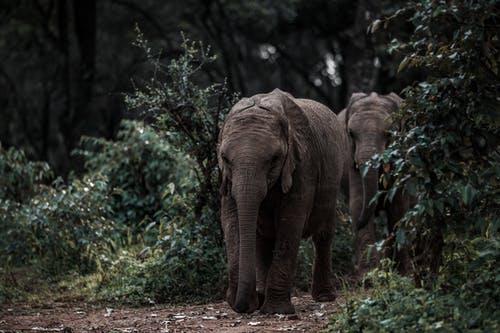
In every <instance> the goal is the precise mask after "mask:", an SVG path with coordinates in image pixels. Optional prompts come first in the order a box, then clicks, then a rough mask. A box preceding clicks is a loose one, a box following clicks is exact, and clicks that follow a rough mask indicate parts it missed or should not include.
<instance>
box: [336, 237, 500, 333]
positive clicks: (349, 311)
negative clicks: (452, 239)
mask: <svg viewBox="0 0 500 333" xmlns="http://www.w3.org/2000/svg"><path fill="white" fill-rule="evenodd" d="M453 255H454V257H455V259H453V260H450V261H448V263H450V264H451V263H453V264H452V265H449V266H448V267H447V268H446V269H445V271H444V272H443V275H442V276H441V284H439V285H438V286H436V287H435V288H434V289H431V290H426V289H422V288H418V287H415V284H414V283H413V281H412V280H410V279H409V278H407V277H401V276H399V275H397V274H396V273H394V272H393V271H392V270H391V269H390V267H391V263H390V262H388V261H387V260H386V261H385V264H384V266H383V268H381V269H375V270H374V271H372V272H370V273H369V275H368V277H369V278H370V281H371V283H372V284H373V289H372V290H371V291H370V294H371V295H370V296H369V297H359V296H358V297H352V298H348V299H347V301H346V304H345V305H343V306H342V309H341V312H340V314H339V315H338V317H337V318H336V319H335V320H332V322H331V324H330V325H329V327H328V332H464V331H474V332H494V331H498V330H499V329H500V319H499V318H500V310H499V309H500V290H499V289H498V288H497V284H498V280H500V267H498V264H497V263H498V261H499V260H500V242H499V241H498V240H495V239H489V240H485V239H484V238H478V239H477V240H476V241H474V242H471V243H469V244H466V246H465V247H462V251H455V252H454V253H453ZM458 268H459V269H458ZM457 269H458V270H457Z"/></svg>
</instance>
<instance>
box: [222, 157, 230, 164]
mask: <svg viewBox="0 0 500 333" xmlns="http://www.w3.org/2000/svg"><path fill="white" fill-rule="evenodd" d="M221 158H222V161H223V162H224V164H226V165H228V166H229V165H231V161H229V159H228V158H227V157H226V156H225V155H221Z"/></svg>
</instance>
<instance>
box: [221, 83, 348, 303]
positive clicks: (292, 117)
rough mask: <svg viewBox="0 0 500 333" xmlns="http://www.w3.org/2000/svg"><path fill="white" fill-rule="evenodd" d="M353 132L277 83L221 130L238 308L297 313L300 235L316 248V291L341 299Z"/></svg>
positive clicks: (231, 290) (227, 233)
mask: <svg viewBox="0 0 500 333" xmlns="http://www.w3.org/2000/svg"><path fill="white" fill-rule="evenodd" d="M346 146H347V138H346V137H345V135H344V132H343V131H342V130H341V127H340V124H339V122H338V121H337V117H336V115H335V114H334V113H333V112H332V111H331V110H330V109H328V108H327V107H326V106H324V105H322V104H320V103H317V102H315V101H312V100H307V99H296V98H294V97H293V96H292V95H290V94H288V93H286V92H283V91H281V90H279V89H275V90H273V91H272V92H270V93H267V94H259V95H255V96H253V97H250V98H244V99H242V100H241V101H239V102H238V103H237V104H236V105H235V106H234V107H233V108H232V110H231V111H230V112H229V114H228V116H227V118H226V121H225V123H224V126H223V128H222V129H221V131H220V133H219V143H218V146H217V156H218V161H219V167H220V170H221V173H222V183H221V206H222V207H221V223H222V228H223V230H224V237H225V241H226V249H227V259H228V274H229V287H228V290H227V301H228V303H229V304H230V306H231V307H232V308H233V309H234V310H235V311H237V312H246V313H251V312H253V311H255V310H257V309H259V308H260V311H261V312H262V313H294V312H295V308H294V306H293V305H292V303H291V299H290V294H291V290H292V286H293V280H294V275H295V266H296V260H297V254H298V250H299V244H300V240H301V238H304V237H309V236H312V238H313V242H314V248H315V259H314V267H313V282H312V296H313V298H314V299H315V300H317V301H330V300H333V299H334V298H335V291H334V287H333V285H332V281H331V245H332V239H333V231H334V229H333V228H334V219H335V216H336V215H335V207H336V196H337V192H338V190H339V188H340V180H341V176H342V172H343V164H344V156H343V154H345V150H346Z"/></svg>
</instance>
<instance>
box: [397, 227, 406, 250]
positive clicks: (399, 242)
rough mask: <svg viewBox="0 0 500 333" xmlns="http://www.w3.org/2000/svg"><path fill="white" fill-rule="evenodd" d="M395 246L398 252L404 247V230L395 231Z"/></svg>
mask: <svg viewBox="0 0 500 333" xmlns="http://www.w3.org/2000/svg"><path fill="white" fill-rule="evenodd" d="M396 244H397V247H398V250H400V249H401V248H402V247H403V246H404V245H406V233H405V231H404V229H401V228H399V229H398V230H397V231H396Z"/></svg>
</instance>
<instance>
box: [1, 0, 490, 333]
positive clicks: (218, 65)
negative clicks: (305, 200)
mask: <svg viewBox="0 0 500 333" xmlns="http://www.w3.org/2000/svg"><path fill="white" fill-rule="evenodd" d="M499 8H500V6H499V1H498V0H454V1H448V0H421V1H417V0H406V1H386V0H381V1H375V0H355V1H346V0H281V1H271V0H246V1H243V0H185V1H152V0H142V1H137V0H101V1H97V0H86V1H76V0H19V1H2V2H1V3H0V60H1V61H0V92H1V93H0V332H22V331H33V332H36V331H44V332H47V331H49V332H91V331H92V332H200V331H213V332H233V331H234V332H275V331H292V332H319V331H321V332H500V288H499V287H498V285H499V281H500V265H499V262H500V236H499V233H498V229H499V228H500V136H499V134H500V133H499V132H500V131H499V128H500V103H499V102H500V94H499V90H500V85H499V64H500V57H499V48H500V42H499V35H498V32H499V31H500V17H499V14H500V10H499ZM275 88H279V89H280V90H282V91H285V92H288V93H289V94H291V95H293V96H294V97H296V98H307V99H311V100H315V101H317V102H320V103H322V104H323V105H325V106H327V107H328V108H330V109H331V110H333V112H334V113H335V114H337V115H338V114H339V113H341V111H342V110H343V109H347V110H348V111H349V108H350V107H351V106H353V107H354V105H355V103H356V98H359V96H360V94H359V93H365V94H368V95H369V94H370V93H371V92H376V93H378V94H379V95H380V96H396V95H397V96H399V97H397V110H396V111H395V112H394V113H393V114H391V121H394V124H397V128H395V127H391V129H390V130H387V131H386V132H384V133H386V139H387V144H386V145H385V146H384V150H381V151H379V152H377V153H375V154H373V155H372V156H371V157H369V159H368V160H367V161H364V162H363V163H360V165H358V164H357V163H356V164H355V168H356V170H358V173H359V174H360V175H361V177H362V179H367V178H368V177H369V175H370V173H371V172H370V171H371V170H372V171H373V170H380V171H374V172H375V175H376V180H375V181H376V183H377V184H378V185H377V186H378V189H377V190H375V192H376V193H373V194H372V195H370V197H368V198H363V200H365V201H366V205H367V206H368V207H375V206H376V205H377V207H378V204H377V202H383V206H384V207H391V205H397V200H398V198H399V197H400V194H402V195H407V196H409V197H411V198H412V201H411V202H412V203H411V205H409V206H408V207H407V210H406V211H404V212H403V213H402V214H401V216H400V217H398V219H397V220H396V221H392V220H391V214H390V211H389V209H386V210H382V212H381V213H380V214H375V215H373V216H372V218H371V219H370V220H369V221H370V222H368V223H369V226H368V227H365V228H371V229H370V230H372V238H370V239H369V242H368V243H369V244H365V245H366V248H365V249H364V252H362V253H361V252H360V251H359V249H358V245H357V244H358V243H357V242H358V239H359V238H360V237H361V236H359V235H360V232H361V231H360V230H361V228H362V227H360V228H359V230H358V228H357V222H356V221H357V219H358V218H359V216H358V215H359V212H357V211H356V209H353V208H352V206H353V205H352V202H353V195H352V193H353V192H352V189H351V197H350V198H349V194H346V193H342V191H341V194H340V195H339V198H338V200H337V212H336V215H337V222H336V225H335V235H334V239H333V246H332V249H331V251H332V252H331V265H332V267H333V272H332V273H333V280H332V282H331V283H332V285H333V286H334V288H335V294H336V299H335V300H333V301H329V302H325V303H319V302H316V301H315V300H314V299H312V298H311V293H314V292H313V291H312V287H311V284H313V283H314V281H313V274H312V267H313V266H314V265H315V262H314V261H315V260H314V256H315V253H316V252H317V251H316V250H315V248H314V246H313V243H312V241H311V240H310V239H309V240H302V241H301V242H300V248H299V250H298V258H297V263H296V267H295V274H294V276H292V279H293V281H292V282H293V289H292V292H291V294H292V303H294V305H295V309H296V314H286V315H283V314H262V313H259V312H258V311H256V312H255V313H253V314H239V313H235V312H234V311H233V309H231V306H230V305H228V303H227V302H225V300H226V289H227V288H228V284H230V283H231V282H230V281H228V274H229V275H230V272H229V271H230V269H229V268H228V265H227V262H228V260H229V259H230V258H228V255H227V253H228V252H230V251H228V252H226V242H225V238H224V230H223V226H221V215H223V212H221V193H222V192H223V190H222V186H221V183H222V181H223V180H224V176H223V175H222V172H221V170H220V167H219V166H220V165H221V162H220V159H221V156H218V154H219V155H220V152H219V153H218V151H217V146H218V142H219V140H220V139H219V132H221V129H222V128H223V126H224V121H225V120H226V119H227V117H226V116H227V114H228V113H229V111H230V110H231V108H232V107H233V106H234V105H235V104H236V103H237V102H238V101H240V100H241V99H242V98H245V97H251V96H253V95H256V94H261V93H268V92H271V91H273V90H274V89H275ZM370 96H371V95H370ZM391 105H392V104H391ZM339 119H340V117H339ZM346 124H348V122H346ZM345 134H346V138H349V135H351V138H352V139H349V140H354V136H353V134H352V133H351V132H350V130H349V129H347V131H346V133H345ZM353 146H355V145H354V144H353ZM376 172H379V173H378V174H377V173H376ZM351 179H352V178H351ZM370 198H371V199H370ZM349 201H350V202H351V205H350V203H349ZM364 208H366V207H365V206H364ZM374 209H375V208H374ZM364 210H365V209H363V213H364ZM361 215H363V214H361ZM393 222H394V223H393ZM363 237H364V236H363ZM226 239H227V233H226ZM388 248H391V249H393V251H392V252H391V251H388V250H387V249H388ZM403 251H404V253H405V255H406V257H405V258H406V259H405V261H404V262H405V269H401V267H402V266H401V265H400V262H399V261H398V259H400V258H399V257H398V256H399V254H401V253H403ZM374 258H376V259H374ZM365 259H366V260H368V261H370V260H371V263H372V264H371V265H368V266H367V269H365V270H363V269H360V268H359V262H362V261H363V260H365ZM313 296H314V295H313Z"/></svg>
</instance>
